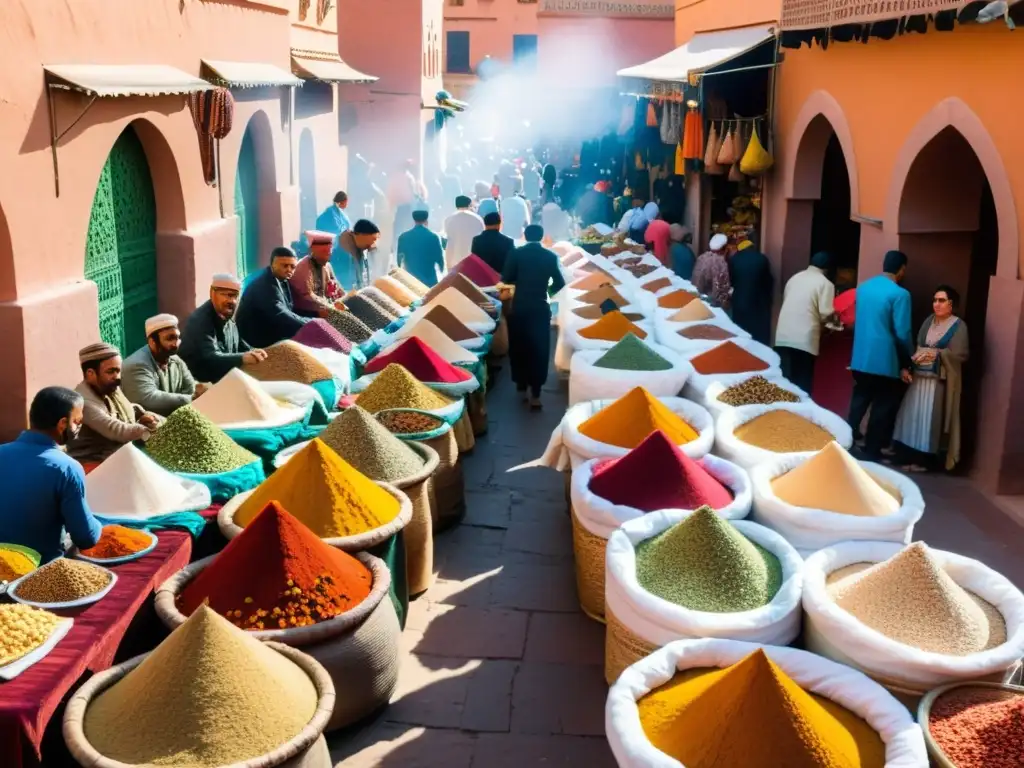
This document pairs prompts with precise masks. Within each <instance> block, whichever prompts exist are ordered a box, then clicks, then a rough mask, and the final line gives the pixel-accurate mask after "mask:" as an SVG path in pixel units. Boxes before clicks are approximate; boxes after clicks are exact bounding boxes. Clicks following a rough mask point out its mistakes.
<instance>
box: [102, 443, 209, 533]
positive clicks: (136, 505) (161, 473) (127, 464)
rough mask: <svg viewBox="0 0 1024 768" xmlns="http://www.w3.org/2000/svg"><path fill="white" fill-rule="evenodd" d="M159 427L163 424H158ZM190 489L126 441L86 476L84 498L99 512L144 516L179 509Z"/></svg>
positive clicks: (111, 515) (185, 505)
mask: <svg viewBox="0 0 1024 768" xmlns="http://www.w3.org/2000/svg"><path fill="white" fill-rule="evenodd" d="M161 429H162V428H161ZM188 497H189V491H188V489H186V487H185V486H184V484H183V483H182V482H181V478H179V477H175V475H174V474H173V473H172V472H169V471H168V470H166V469H164V468H163V467H161V466H160V465H159V464H158V463H157V462H156V461H154V460H153V459H151V458H149V457H148V456H146V455H145V454H144V453H143V452H142V451H140V450H139V449H138V448H136V447H135V444H134V443H125V444H124V445H122V446H121V447H120V448H118V449H117V450H116V451H114V453H113V454H111V455H110V456H109V457H108V458H107V460H106V461H104V462H103V463H102V464H100V465H99V466H98V467H96V469H94V470H93V471H92V472H90V473H89V475H88V476H87V477H86V478H85V498H86V500H87V501H88V502H89V506H90V507H92V509H93V510H94V511H95V512H96V514H98V515H104V516H106V517H126V518H135V519H139V518H146V517H149V516H151V515H160V514H166V513H168V512H177V511H182V510H184V509H186V508H187V507H188V503H189V498H188Z"/></svg>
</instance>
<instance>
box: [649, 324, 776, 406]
mask: <svg viewBox="0 0 1024 768" xmlns="http://www.w3.org/2000/svg"><path fill="white" fill-rule="evenodd" d="M662 338H663V339H664V340H663V341H662V343H665V345H666V346H671V345H670V344H668V343H666V341H665V340H667V339H668V338H670V337H669V336H665V337H662ZM680 338H681V337H680ZM723 344H724V345H732V346H733V347H739V348H740V350H742V352H746V353H749V354H750V355H753V356H754V357H756V358H759V359H760V360H761V361H762V362H763V363H766V364H767V367H765V368H758V369H751V368H746V369H742V370H739V371H738V372H736V373H722V372H708V373H701V370H702V366H701V361H700V360H699V359H697V358H700V356H701V355H708V354H711V353H713V352H714V350H716V349H718V347H720V346H722V345H723ZM679 351H682V350H679ZM734 351H735V350H734ZM742 352H741V353H740V354H742ZM684 354H685V356H686V358H687V359H688V360H689V361H690V365H692V366H693V375H692V376H691V377H690V380H689V381H688V382H687V389H686V394H687V396H688V397H694V398H696V397H700V396H701V395H703V394H704V392H705V391H706V390H707V388H708V387H710V386H711V385H712V384H715V383H718V384H724V385H725V386H727V387H729V386H732V385H733V384H735V383H736V382H737V381H743V379H745V378H747V377H748V376H750V374H751V373H758V374H760V375H762V376H764V377H765V378H767V379H779V378H782V370H781V368H780V367H779V366H780V365H781V361H780V360H779V355H778V354H777V353H776V352H775V350H774V349H772V348H771V347H766V346H765V345H764V344H761V343H759V342H757V341H754V340H753V339H744V338H735V339H725V340H724V341H719V342H717V344H716V346H714V347H711V348H705V349H701V348H699V347H698V348H696V349H694V348H693V347H692V346H691V348H690V349H689V350H687V351H686V352H685V353H684Z"/></svg>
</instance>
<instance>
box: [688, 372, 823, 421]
mask: <svg viewBox="0 0 1024 768" xmlns="http://www.w3.org/2000/svg"><path fill="white" fill-rule="evenodd" d="M779 390H783V392H779ZM727 393H728V394H727ZM691 395H692V397H691V399H692V400H693V401H694V402H697V403H700V404H701V405H703V406H704V407H705V408H707V409H708V412H709V413H711V415H712V416H714V417H715V418H716V419H717V418H718V417H719V416H721V415H722V414H723V413H724V412H725V411H729V410H732V409H733V408H739V407H740V406H741V405H772V404H774V403H776V402H788V401H789V400H788V399H771V398H782V397H785V398H794V399H793V400H792V402H796V403H809V402H810V400H811V396H810V395H809V394H808V393H806V392H804V391H803V390H802V389H800V387H798V386H797V385H796V384H794V383H793V382H791V381H790V380H789V379H784V378H782V377H781V376H780V377H779V378H777V379H770V378H768V377H767V376H764V375H763V374H760V373H750V374H746V377H745V378H743V379H741V380H739V381H736V382H734V383H732V384H722V383H720V382H715V383H714V384H711V385H710V386H709V387H708V388H707V389H706V390H704V393H703V394H697V393H696V392H693V393H691ZM723 395H726V397H727V398H734V399H735V400H736V403H737V404H736V405H731V404H729V403H727V402H725V399H723V397H722V396H723ZM769 399H771V402H766V400H769Z"/></svg>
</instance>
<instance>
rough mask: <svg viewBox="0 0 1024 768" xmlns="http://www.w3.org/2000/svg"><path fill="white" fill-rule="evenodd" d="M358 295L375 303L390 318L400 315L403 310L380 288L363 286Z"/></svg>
mask: <svg viewBox="0 0 1024 768" xmlns="http://www.w3.org/2000/svg"><path fill="white" fill-rule="evenodd" d="M359 295H360V296H362V297H363V298H365V299H369V300H370V301H372V302H373V303H374V304H376V305H377V306H378V307H379V308H380V309H381V310H382V311H383V312H384V313H386V314H388V315H390V316H391V319H392V320H394V319H395V318H396V317H401V316H402V312H403V310H402V307H401V305H399V304H398V302H396V301H395V300H394V299H392V298H391V297H390V296H388V295H387V294H386V293H384V291H382V290H381V289H380V288H373V287H370V288H363V290H361V291H360V292H359Z"/></svg>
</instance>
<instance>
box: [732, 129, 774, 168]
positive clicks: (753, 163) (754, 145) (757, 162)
mask: <svg viewBox="0 0 1024 768" xmlns="http://www.w3.org/2000/svg"><path fill="white" fill-rule="evenodd" d="M774 164H775V158H773V157H772V156H771V153H770V152H769V151H768V150H766V149H765V148H764V145H763V144H762V143H761V139H760V138H759V137H758V135H757V123H755V124H754V130H753V133H751V135H750V143H749V144H748V145H747V151H746V152H744V153H743V159H742V160H740V171H742V172H743V173H745V174H746V175H747V176H759V175H761V174H762V173H764V172H765V171H767V170H768V169H769V168H771V167H772V165H774Z"/></svg>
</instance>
